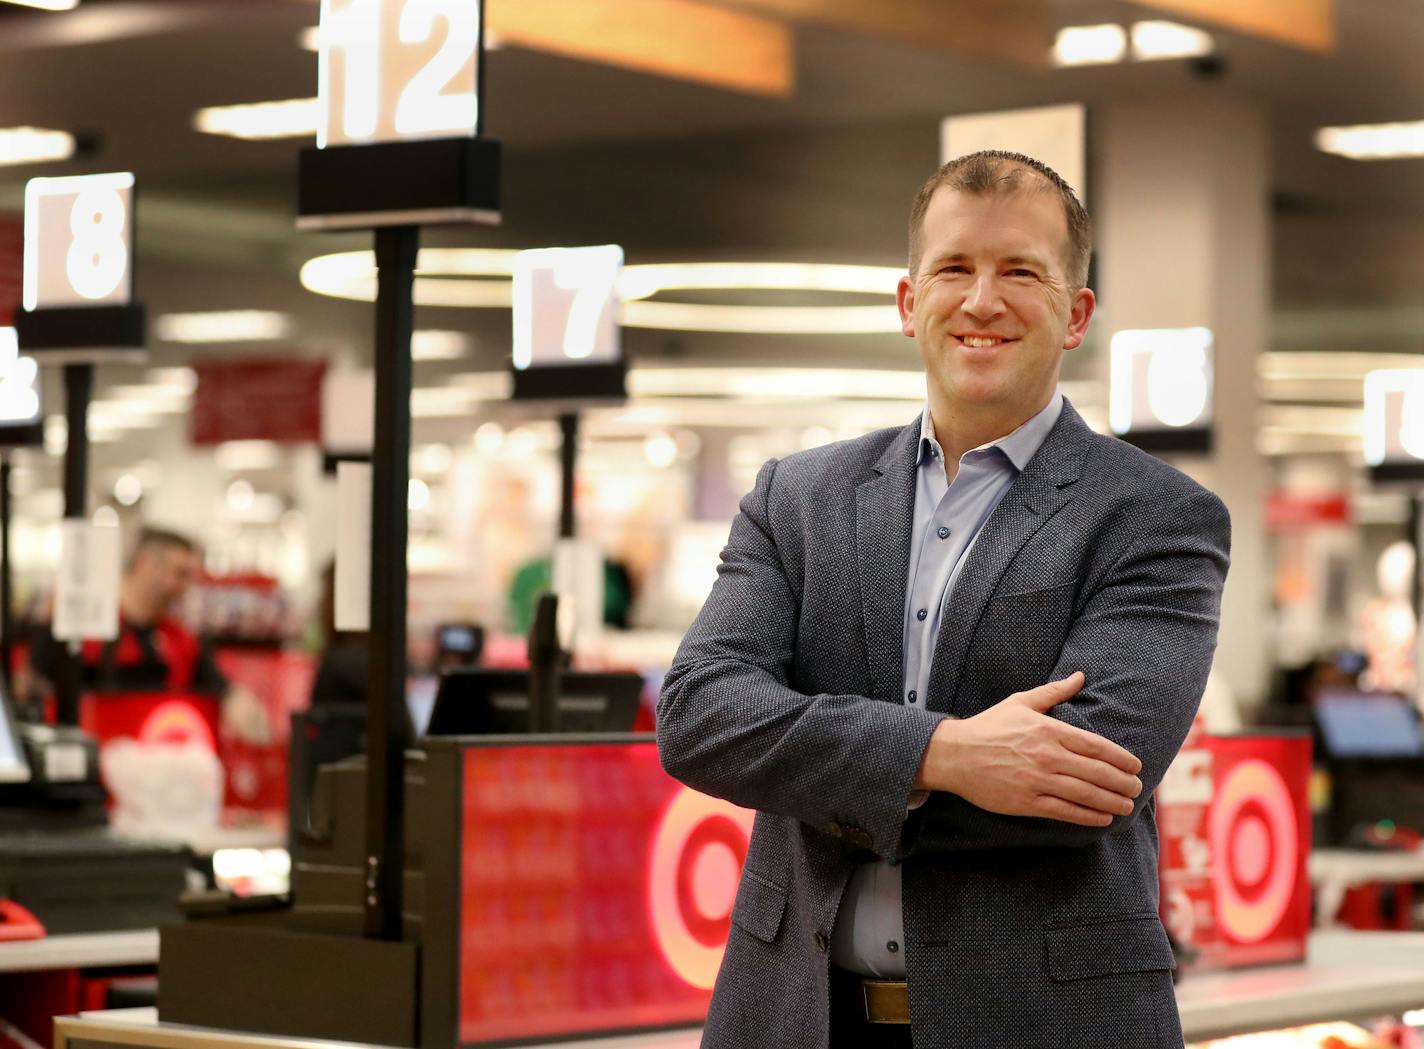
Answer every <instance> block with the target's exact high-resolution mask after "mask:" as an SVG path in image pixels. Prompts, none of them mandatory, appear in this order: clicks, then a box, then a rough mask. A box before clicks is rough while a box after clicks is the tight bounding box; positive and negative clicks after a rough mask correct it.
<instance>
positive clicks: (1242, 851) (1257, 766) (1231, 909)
mask: <svg viewBox="0 0 1424 1049" xmlns="http://www.w3.org/2000/svg"><path fill="white" fill-rule="evenodd" d="M1210 835H1211V851H1212V856H1213V857H1214V859H1215V862H1214V863H1213V864H1212V868H1211V880H1212V885H1213V887H1214V888H1215V890H1216V905H1217V919H1218V921H1220V923H1221V928H1222V931H1223V932H1225V933H1226V934H1227V935H1228V936H1229V937H1230V938H1231V939H1233V940H1235V941H1236V942H1238V943H1258V942H1260V941H1261V940H1264V939H1265V938H1266V937H1267V936H1269V935H1270V933H1271V932H1272V931H1273V930H1274V929H1275V928H1276V926H1278V925H1279V924H1280V922H1281V919H1282V918H1283V917H1285V914H1286V911H1287V910H1288V909H1289V907H1290V904H1291V898H1292V896H1293V895H1294V891H1295V879H1296V867H1297V864H1298V863H1299V860H1300V841H1299V829H1298V827H1297V816H1296V811H1295V805H1294V804H1293V803H1292V802H1291V796H1290V791H1289V790H1288V789H1287V787H1286V785H1285V782H1284V781H1283V780H1282V779H1281V776H1280V773H1278V772H1277V771H1276V770H1275V769H1274V768H1273V767H1272V766H1270V765H1268V764H1267V763H1266V762H1264V761H1260V760H1253V761H1246V762H1242V763H1241V764H1240V765H1237V766H1236V767H1235V768H1233V769H1232V770H1231V771H1230V772H1229V773H1227V775H1226V778H1225V780H1224V781H1223V782H1222V783H1221V785H1220V787H1219V788H1218V790H1217V795H1216V799H1215V800H1214V801H1213V803H1212V811H1211V828H1210Z"/></svg>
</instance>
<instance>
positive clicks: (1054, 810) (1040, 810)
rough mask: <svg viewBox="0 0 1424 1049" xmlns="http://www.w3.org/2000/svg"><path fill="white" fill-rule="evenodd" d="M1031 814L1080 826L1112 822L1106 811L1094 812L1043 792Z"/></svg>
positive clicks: (1096, 825) (1106, 824)
mask: <svg viewBox="0 0 1424 1049" xmlns="http://www.w3.org/2000/svg"><path fill="white" fill-rule="evenodd" d="M1032 815H1034V816H1041V817H1043V818H1044V819H1050V820H1059V821H1061V822H1063V823H1076V824H1077V825H1078V826H1080V827H1106V826H1109V825H1110V824H1111V823H1112V817H1111V816H1109V815H1108V814H1107V813H1106V812H1096V811H1094V810H1093V809H1087V808H1084V807H1083V806H1082V805H1075V804H1073V803H1072V802H1071V801H1064V800H1063V799H1062V798H1055V797H1052V796H1051V795H1048V794H1044V795H1043V796H1041V797H1040V798H1039V799H1038V800H1037V801H1036V802H1035V803H1034V811H1033V813H1032Z"/></svg>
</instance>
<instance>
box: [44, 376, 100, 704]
mask: <svg viewBox="0 0 1424 1049" xmlns="http://www.w3.org/2000/svg"><path fill="white" fill-rule="evenodd" d="M93 392H94V365H92V364H66V365H65V366H64V419H65V426H66V433H67V437H66V440H65V445H64V516H65V518H66V519H79V520H83V519H84V518H86V517H88V516H89V399H90V397H91V395H92V394H93ZM79 689H80V663H79V655H78V653H77V652H75V651H73V649H72V648H71V647H70V646H69V645H68V644H63V645H60V646H59V662H58V666H57V669H56V680H55V683H54V695H55V705H56V713H55V716H56V720H58V722H59V723H60V724H61V725H77V724H79Z"/></svg>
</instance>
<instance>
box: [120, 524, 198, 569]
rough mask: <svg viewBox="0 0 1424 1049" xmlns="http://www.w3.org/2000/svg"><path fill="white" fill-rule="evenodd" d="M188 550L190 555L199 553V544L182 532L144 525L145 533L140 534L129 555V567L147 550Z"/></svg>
mask: <svg viewBox="0 0 1424 1049" xmlns="http://www.w3.org/2000/svg"><path fill="white" fill-rule="evenodd" d="M160 549H161V550H173V549H178V550H186V551H187V552H188V553H190V554H196V553H197V552H198V544H197V543H195V542H194V541H193V540H191V539H189V538H188V537H187V536H186V535H184V534H183V533H181V532H174V531H172V530H171V529H168V528H153V527H151V526H149V525H144V527H143V531H141V532H139V534H138V538H137V539H136V540H134V545H133V550H132V552H131V553H130V554H129V565H130V567H132V566H133V563H134V562H135V561H137V560H138V555H139V554H141V553H143V552H144V551H145V550H160Z"/></svg>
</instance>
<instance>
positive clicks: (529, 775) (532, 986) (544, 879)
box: [459, 742, 752, 1044]
mask: <svg viewBox="0 0 1424 1049" xmlns="http://www.w3.org/2000/svg"><path fill="white" fill-rule="evenodd" d="M463 760H464V778H465V784H464V786H465V791H464V806H465V807H464V814H463V825H464V826H463V831H464V833H463V837H462V840H463V843H464V844H463V856H462V864H461V893H460V898H461V909H460V937H461V940H460V977H459V1002H460V1012H459V1039H460V1042H461V1043H462V1044H464V1043H471V1042H483V1041H494V1040H499V1039H517V1038H535V1037H558V1036H561V1035H569V1034H575V1033H582V1032H588V1033H596V1032H600V1031H611V1030H619V1029H630V1028H639V1027H656V1026H662V1025H673V1024H679V1023H696V1022H699V1021H701V1020H702V1018H703V1017H704V1016H705V1015H706V1012H707V1004H708V1002H709V1000H710V999H711V991H712V984H713V981H714V980H715V978H716V975H717V968H718V966H719V965H720V964H721V960H722V953H723V951H724V949H725V947H726V943H727V936H728V934H729V932H730V928H731V925H730V922H731V912H732V902H733V900H734V899H735V898H736V891H737V882H738V880H739V878H740V877H741V869H742V863H743V861H744V860H745V858H746V852H747V843H748V841H749V839H750V837H751V825H752V813H750V812H748V811H747V810H745V809H739V808H737V807H736V806H734V805H731V804H729V803H727V802H723V801H718V800H716V799H713V798H709V797H707V796H705V795H702V794H698V793H696V792H695V791H692V790H689V789H687V788H686V787H683V786H682V785H681V784H679V783H677V782H676V781H675V780H673V779H671V778H670V777H669V776H668V775H667V774H666V773H664V772H663V771H662V768H661V766H660V765H659V763H658V755H657V748H656V746H655V745H654V744H653V743H652V742H648V743H645V744H643V743H639V744H632V745H626V746H606V745H605V746H599V745H590V746H583V745H557V746H531V747H523V746H521V747H509V748H501V747H474V748H470V749H468V750H466V751H465V752H464V754H463Z"/></svg>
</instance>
